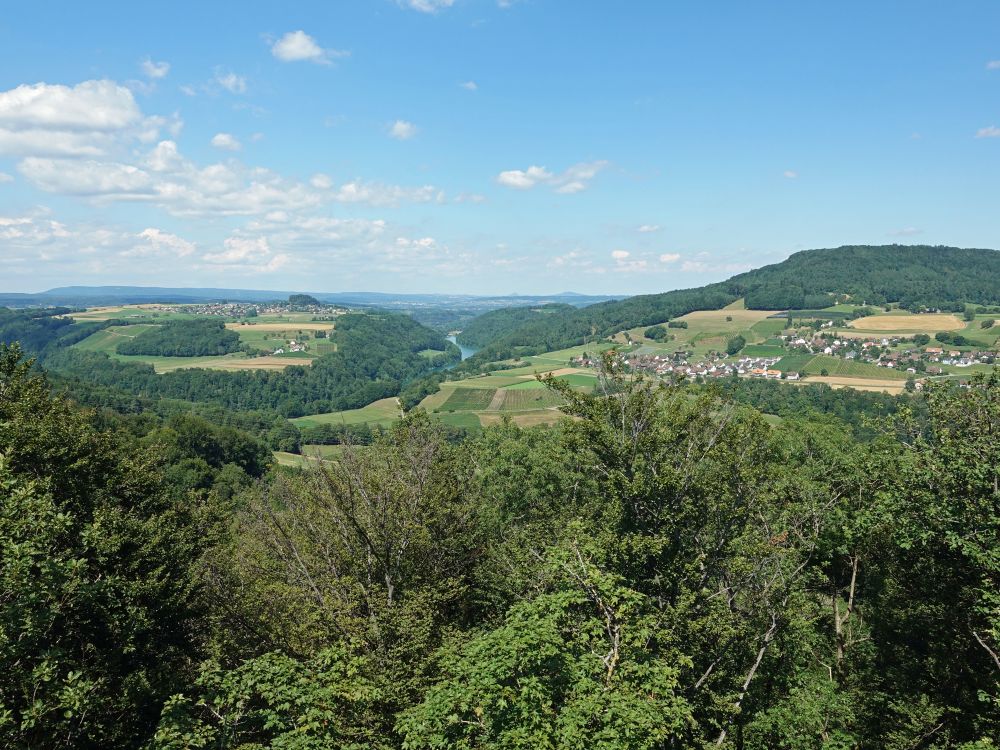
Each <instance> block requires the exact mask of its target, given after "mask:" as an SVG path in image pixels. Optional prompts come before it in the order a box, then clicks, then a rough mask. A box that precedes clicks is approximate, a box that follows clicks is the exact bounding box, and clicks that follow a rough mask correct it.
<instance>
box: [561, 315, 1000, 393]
mask: <svg viewBox="0 0 1000 750" xmlns="http://www.w3.org/2000/svg"><path fill="white" fill-rule="evenodd" d="M830 325H832V323H824V324H822V326H821V328H828V327H829V326H830ZM776 338H777V339H780V340H781V342H782V348H783V349H784V352H783V353H782V354H780V355H777V356H765V357H761V356H747V355H742V356H741V355H740V354H739V353H737V354H736V355H732V356H727V355H726V354H725V353H722V352H715V351H710V352H708V353H707V354H705V355H703V356H698V357H696V356H695V355H694V352H692V351H689V350H685V349H677V350H675V351H672V352H668V351H664V352H660V353H639V352H622V355H621V356H622V360H623V362H624V363H625V364H626V365H627V366H628V367H629V368H630V369H631V370H633V371H636V372H645V373H648V374H651V375H655V376H658V377H664V378H677V377H685V378H691V379H710V378H724V377H745V378H761V379H766V380H785V381H792V382H794V381H798V380H801V379H803V378H805V377H806V373H804V372H800V371H798V370H793V369H790V368H789V367H788V366H787V365H788V364H790V362H791V361H792V355H825V356H828V357H837V358H840V359H844V360H846V361H854V362H860V363H865V364H868V365H872V366H876V367H883V368H888V369H892V370H896V371H899V372H905V373H907V374H908V375H910V376H912V378H914V379H918V378H921V377H924V376H939V375H944V374H946V373H947V372H948V370H947V369H946V368H951V367H958V368H964V367H972V366H973V365H979V364H982V365H992V364H994V363H995V362H997V361H1000V356H998V354H997V352H995V351H962V350H960V349H956V348H952V347H949V346H946V345H929V344H930V342H931V339H930V337H929V336H927V335H925V334H923V335H922V334H918V335H917V336H872V337H867V338H854V337H838V336H837V335H836V334H833V333H829V332H817V333H815V334H814V335H809V334H806V335H803V334H801V333H794V334H791V335H779V336H777V337H776ZM937 343H939V342H935V344H937ZM796 359H798V358H796ZM782 360H785V362H784V363H782ZM572 364H573V365H575V366H578V367H591V368H594V367H596V366H597V364H598V361H597V359H596V357H595V356H593V355H590V354H583V355H581V356H578V357H575V358H573V360H572ZM782 364H784V365H786V366H784V367H782ZM823 374H825V372H824V373H823ZM917 385H918V387H919V385H920V381H919V380H917Z"/></svg>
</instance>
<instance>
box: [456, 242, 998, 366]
mask: <svg viewBox="0 0 1000 750" xmlns="http://www.w3.org/2000/svg"><path fill="white" fill-rule="evenodd" d="M740 298H743V299H744V300H745V301H746V306H747V307H749V308H753V309H757V310H787V309H806V308H822V307H828V306H830V305H833V304H835V303H836V302H837V301H840V300H842V299H845V298H849V299H850V300H851V301H852V302H856V303H866V304H884V303H886V302H899V303H900V304H901V306H903V307H904V308H906V309H913V310H918V309H921V308H939V309H949V310H959V311H961V310H964V307H965V303H968V302H972V303H977V304H983V305H996V304H998V303H1000V252H997V251H996V250H972V249H961V248H953V247H928V246H903V245H886V246H869V245H862V246H845V247H839V248H831V249H821V250H805V251H802V252H799V253H795V254H794V255H792V256H790V257H789V258H788V259H787V260H784V261H782V262H781V263H776V264H774V265H770V266H765V267H763V268H758V269H756V270H754V271H749V272H747V273H743V274H739V275H738V276H734V277H732V278H731V279H729V280H727V281H723V282H719V283H716V284H709V285H707V286H704V287H700V288H698V289H680V290H677V291H672V292H665V293H663V294H647V295H640V296H636V297H630V298H628V299H625V300H620V301H611V302H603V303H599V304H596V305H591V306H589V307H584V308H579V309H574V310H566V311H563V312H559V313H556V314H553V315H548V316H545V317H540V318H538V319H535V320H532V321H529V322H527V323H525V324H524V325H523V326H521V327H519V328H517V329H515V330H512V331H507V332H503V333H502V335H500V336H499V337H498V338H496V339H494V340H493V341H492V342H490V343H489V345H488V346H485V347H484V348H483V350H482V351H480V352H478V353H477V354H476V355H475V356H474V357H472V358H471V359H469V360H467V361H466V362H465V363H463V368H465V369H474V368H476V367H477V366H481V365H483V364H485V363H488V362H491V361H496V360H499V359H506V358H508V357H511V356H514V355H521V356H524V355H529V354H538V353H540V352H543V351H552V350H555V349H563V348H567V347H571V346H576V345H578V344H584V343H588V342H591V341H597V340H600V339H601V338H604V337H605V336H607V335H609V334H612V333H616V332H618V331H621V330H624V329H627V328H636V327H639V326H652V325H656V324H660V323H663V322H665V321H667V320H669V319H670V318H674V317H677V316H680V315H685V314H687V313H689V312H693V311H695V310H718V309H720V308H722V307H725V306H726V305H728V304H729V303H731V302H734V301H736V300H737V299H740ZM471 325H474V322H473V323H472V324H470V326H471Z"/></svg>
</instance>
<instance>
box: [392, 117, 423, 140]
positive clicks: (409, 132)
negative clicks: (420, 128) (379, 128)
mask: <svg viewBox="0 0 1000 750" xmlns="http://www.w3.org/2000/svg"><path fill="white" fill-rule="evenodd" d="M416 134H417V126H416V125H414V124H413V123H412V122H407V121H406V120H396V122H394V123H393V124H392V125H391V126H389V137H390V138H395V139H396V140H397V141H408V140H410V139H411V138H412V137H413V136H415V135H416Z"/></svg>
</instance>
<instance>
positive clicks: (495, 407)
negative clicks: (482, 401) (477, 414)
mask: <svg viewBox="0 0 1000 750" xmlns="http://www.w3.org/2000/svg"><path fill="white" fill-rule="evenodd" d="M505 398H507V391H505V390H504V389H503V388H497V392H496V393H494V394H493V400H492V401H490V405H489V406H487V407H486V410H487V411H500V407H501V406H503V400H504V399H505Z"/></svg>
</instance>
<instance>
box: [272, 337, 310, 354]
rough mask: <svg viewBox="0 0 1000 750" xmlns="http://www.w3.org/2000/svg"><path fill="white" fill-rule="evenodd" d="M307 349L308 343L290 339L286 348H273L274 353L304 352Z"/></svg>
mask: <svg viewBox="0 0 1000 750" xmlns="http://www.w3.org/2000/svg"><path fill="white" fill-rule="evenodd" d="M308 350H309V345H308V344H306V343H305V342H304V341H296V340H295V339H292V340H291V341H289V342H288V348H287V349H286V348H285V347H278V348H277V349H275V350H274V354H285V353H286V352H304V351H308Z"/></svg>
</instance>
